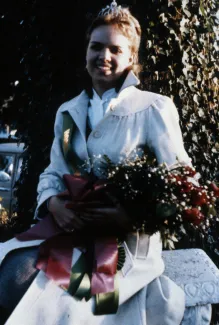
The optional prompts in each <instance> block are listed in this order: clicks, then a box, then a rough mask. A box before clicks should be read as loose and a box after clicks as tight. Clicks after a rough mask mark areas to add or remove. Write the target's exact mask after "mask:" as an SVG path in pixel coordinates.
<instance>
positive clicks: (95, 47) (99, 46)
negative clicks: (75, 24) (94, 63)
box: [90, 44, 102, 51]
mask: <svg viewBox="0 0 219 325" xmlns="http://www.w3.org/2000/svg"><path fill="white" fill-rule="evenodd" d="M90 48H91V49H92V50H94V51H100V50H101V48H102V46H101V45H100V44H93V45H91V46H90Z"/></svg>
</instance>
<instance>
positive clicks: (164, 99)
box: [136, 88, 173, 109]
mask: <svg viewBox="0 0 219 325" xmlns="http://www.w3.org/2000/svg"><path fill="white" fill-rule="evenodd" d="M136 97H138V98H139V99H140V100H141V101H142V102H143V103H144V106H145V108H148V107H150V106H153V107H154V108H157V109H164V108H165V106H168V105H169V104H170V103H173V101H172V99H171V98H170V97H168V96H166V95H162V94H159V93H155V92H151V91H147V90H140V89H137V88H136Z"/></svg>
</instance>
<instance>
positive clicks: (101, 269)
mask: <svg viewBox="0 0 219 325" xmlns="http://www.w3.org/2000/svg"><path fill="white" fill-rule="evenodd" d="M63 179H64V182H65V184H66V187H67V189H68V191H65V192H63V193H60V194H59V196H67V197H68V199H70V200H71V201H72V204H73V205H74V203H75V202H77V201H92V200H97V199H98V200H105V199H106V196H105V194H104V188H105V187H104V183H103V182H102V181H96V182H95V181H93V180H90V179H89V178H82V177H79V176H72V175H64V176H63ZM91 238H92V236H91ZM17 239H18V240H20V241H29V240H37V239H45V242H43V243H42V244H41V245H40V251H39V256H38V261H37V265H36V267H37V268H38V269H40V270H43V271H44V272H45V273H46V275H47V277H48V278H49V279H52V280H54V281H55V282H56V283H57V284H58V285H59V286H62V287H64V288H66V289H67V288H68V286H69V282H70V274H71V263H72V253H73V249H74V247H79V246H84V245H86V244H87V237H86V238H85V237H83V235H82V233H77V232H74V233H73V234H68V233H63V232H62V231H61V230H60V229H59V228H58V227H57V226H56V224H55V222H54V220H53V218H52V216H51V215H47V216H46V217H45V218H44V219H43V220H41V221H40V222H39V223H38V224H36V225H35V226H34V227H32V228H30V229H29V230H28V231H26V232H24V233H22V234H19V235H18V236H17ZM93 242H94V260H93V271H92V277H91V294H92V295H95V294H98V293H107V292H112V291H114V276H115V274H116V268H117V262H118V247H117V240H116V237H105V238H98V239H97V238H93ZM92 248H93V247H87V249H88V250H89V249H92Z"/></svg>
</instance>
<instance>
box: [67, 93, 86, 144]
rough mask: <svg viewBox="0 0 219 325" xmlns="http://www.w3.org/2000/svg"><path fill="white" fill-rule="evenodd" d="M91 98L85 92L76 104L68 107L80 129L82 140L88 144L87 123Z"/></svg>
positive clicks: (77, 99) (76, 100)
mask: <svg viewBox="0 0 219 325" xmlns="http://www.w3.org/2000/svg"><path fill="white" fill-rule="evenodd" d="M88 103H89V98H88V95H87V94H86V92H85V91H83V92H82V93H81V94H80V95H79V96H78V97H77V98H76V99H75V101H74V104H73V105H72V106H71V105H69V107H68V109H67V110H68V112H69V114H70V115H71V117H72V119H73V121H74V122H75V124H76V126H77V127H78V129H79V131H80V133H81V136H82V138H83V139H84V141H85V142H86V123H87V111H88Z"/></svg>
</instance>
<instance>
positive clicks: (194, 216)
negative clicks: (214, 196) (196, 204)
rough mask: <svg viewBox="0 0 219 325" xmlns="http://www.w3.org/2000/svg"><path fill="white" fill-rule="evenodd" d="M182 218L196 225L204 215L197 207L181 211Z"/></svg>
mask: <svg viewBox="0 0 219 325" xmlns="http://www.w3.org/2000/svg"><path fill="white" fill-rule="evenodd" d="M183 218H184V219H185V220H186V221H188V222H191V223H193V224H194V225H196V226H198V225H199V224H200V223H201V222H202V221H203V220H204V215H203V214H202V213H201V212H200V211H199V209H197V208H192V209H186V210H184V211H183Z"/></svg>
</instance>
